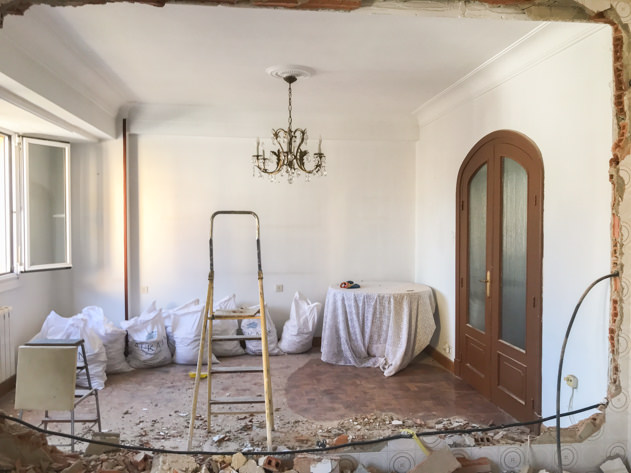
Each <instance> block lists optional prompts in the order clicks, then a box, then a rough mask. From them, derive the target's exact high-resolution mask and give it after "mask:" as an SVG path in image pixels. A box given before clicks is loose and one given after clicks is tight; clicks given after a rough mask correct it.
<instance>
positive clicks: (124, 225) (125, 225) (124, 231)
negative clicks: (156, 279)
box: [123, 118, 129, 320]
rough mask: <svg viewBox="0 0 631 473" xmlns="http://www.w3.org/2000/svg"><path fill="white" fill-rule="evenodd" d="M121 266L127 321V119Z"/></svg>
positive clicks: (124, 129) (124, 144)
mask: <svg viewBox="0 0 631 473" xmlns="http://www.w3.org/2000/svg"><path fill="white" fill-rule="evenodd" d="M123 235H124V240H123V264H124V266H125V320H129V265H128V263H127V240H128V238H127V119H126V118H123Z"/></svg>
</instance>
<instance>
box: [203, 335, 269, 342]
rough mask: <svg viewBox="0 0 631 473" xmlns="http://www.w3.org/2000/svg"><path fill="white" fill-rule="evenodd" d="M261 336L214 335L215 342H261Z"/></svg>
mask: <svg viewBox="0 0 631 473" xmlns="http://www.w3.org/2000/svg"><path fill="white" fill-rule="evenodd" d="M260 339H261V336H260V335H213V338H212V341H213V342H223V341H228V340H260Z"/></svg>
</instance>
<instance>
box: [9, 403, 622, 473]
mask: <svg viewBox="0 0 631 473" xmlns="http://www.w3.org/2000/svg"><path fill="white" fill-rule="evenodd" d="M600 422H602V419H601V418H600V417H598V416H594V417H592V418H590V419H587V420H585V422H583V423H582V424H581V425H580V429H579V431H580V432H582V433H586V432H588V431H592V430H593V429H595V428H596V427H599V426H600ZM370 424H372V425H374V426H379V427H380V428H382V427H385V428H392V429H394V428H395V427H396V429H395V430H394V431H393V433H395V432H400V430H401V429H402V428H404V427H412V428H415V430H438V431H440V430H445V431H447V430H450V431H453V430H465V429H471V428H476V425H474V424H470V423H468V422H467V421H466V420H463V419H460V418H449V419H438V420H436V421H434V422H428V423H427V424H426V423H424V422H422V421H420V420H413V421H409V420H407V421H406V420H400V419H397V418H395V417H393V416H387V415H385V416H381V415H379V416H378V415H369V416H358V417H355V418H352V419H348V420H345V421H342V422H340V423H339V424H338V425H337V426H334V427H328V428H321V429H319V430H318V435H319V437H320V439H321V440H319V442H321V443H322V446H327V445H344V444H346V443H348V442H350V441H353V440H354V439H358V438H360V437H361V436H362V435H364V433H363V429H362V428H361V427H360V428H359V429H356V428H355V426H358V425H360V426H361V425H370ZM110 435H112V434H110ZM480 435H482V434H480ZM483 435H484V436H485V440H484V441H489V442H494V441H501V442H513V443H518V442H520V441H522V440H521V439H522V437H527V435H528V430H527V429H524V428H511V429H506V430H498V431H492V432H487V433H484V434H483ZM438 437H442V438H444V440H445V443H446V444H447V447H443V448H436V449H432V450H431V451H426V455H425V458H424V459H423V460H422V461H421V462H420V463H418V464H417V465H415V466H414V467H413V468H411V469H410V471H409V472H408V473H491V472H492V471H498V470H497V468H498V466H497V465H494V464H493V463H492V462H491V461H490V460H489V459H488V458H484V457H482V458H474V459H467V458H462V457H456V456H454V454H453V453H452V451H451V449H450V448H451V447H473V446H480V445H481V442H482V440H481V438H482V437H481V436H478V434H444V435H443V434H438ZM108 448H112V447H111V446H109V447H104V446H101V448H100V449H99V447H98V444H91V445H90V447H89V448H88V449H87V450H86V453H85V454H84V455H83V456H81V455H79V454H70V453H65V452H62V451H61V450H59V449H58V448H56V447H53V446H50V445H48V442H47V439H46V436H45V435H44V434H40V433H38V432H35V431H33V430H31V429H28V428H26V427H23V426H21V425H19V424H15V423H13V422H8V421H6V420H5V419H3V418H2V417H0V473H5V472H6V473H9V472H11V473H88V472H95V473H117V472H128V473H390V472H389V471H382V470H380V469H379V468H377V467H375V466H374V465H362V464H352V463H349V462H348V461H342V460H341V459H340V457H338V456H335V454H328V453H327V454H324V453H323V454H321V455H317V454H296V455H283V454H281V453H278V457H275V456H269V455H268V456H265V455H256V454H254V453H255V452H252V451H250V452H248V451H246V450H243V453H236V454H234V455H196V456H190V455H184V454H177V455H176V454H155V455H151V454H149V453H146V452H138V451H132V450H120V449H117V450H114V451H110V452H106V451H104V450H106V449H108ZM284 450H286V448H285V447H278V448H277V451H278V452H282V451H284ZM93 452H94V453H93ZM349 468H350V469H349ZM600 469H601V471H603V472H606V473H628V469H627V467H626V465H625V464H624V461H623V460H622V459H620V458H614V459H608V460H607V461H606V462H604V463H603V464H602V465H601V466H600ZM535 472H538V473H546V470H536V469H532V468H530V467H529V466H527V465H526V466H523V467H522V468H521V469H520V470H517V471H515V472H514V473H535Z"/></svg>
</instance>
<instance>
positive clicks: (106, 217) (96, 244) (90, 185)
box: [62, 139, 125, 320]
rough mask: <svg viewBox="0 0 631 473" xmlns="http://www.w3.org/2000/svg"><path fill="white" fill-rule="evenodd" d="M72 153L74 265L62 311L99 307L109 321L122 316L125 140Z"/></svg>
mask: <svg viewBox="0 0 631 473" xmlns="http://www.w3.org/2000/svg"><path fill="white" fill-rule="evenodd" d="M71 152H72V168H71V181H72V189H71V198H72V204H71V205H72V260H73V267H72V271H71V273H70V275H69V277H67V278H66V280H65V281H64V282H65V286H64V290H63V294H64V297H65V298H67V300H68V305H67V307H66V312H64V313H63V314H62V315H67V316H70V315H74V314H76V313H78V312H79V311H80V310H81V309H82V308H83V307H85V306H88V305H98V306H101V307H103V310H104V312H105V314H106V315H107V317H109V318H110V319H112V320H124V319H125V299H124V270H123V269H124V260H123V258H124V256H123V244H124V233H123V231H124V229H123V224H124V218H123V209H124V207H123V206H124V200H123V144H122V140H120V139H119V140H112V141H108V142H104V143H101V144H75V145H73V146H72V150H71Z"/></svg>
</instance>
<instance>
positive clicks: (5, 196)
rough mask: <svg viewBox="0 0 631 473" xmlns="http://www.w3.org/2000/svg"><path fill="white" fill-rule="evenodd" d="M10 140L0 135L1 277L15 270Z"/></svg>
mask: <svg viewBox="0 0 631 473" xmlns="http://www.w3.org/2000/svg"><path fill="white" fill-rule="evenodd" d="M9 144H10V138H9V137H8V136H7V135H4V134H1V133H0V275H2V274H7V273H10V272H12V270H13V258H12V253H13V241H12V240H13V238H12V225H11V190H12V189H11V154H10V149H11V148H10V146H9Z"/></svg>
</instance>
